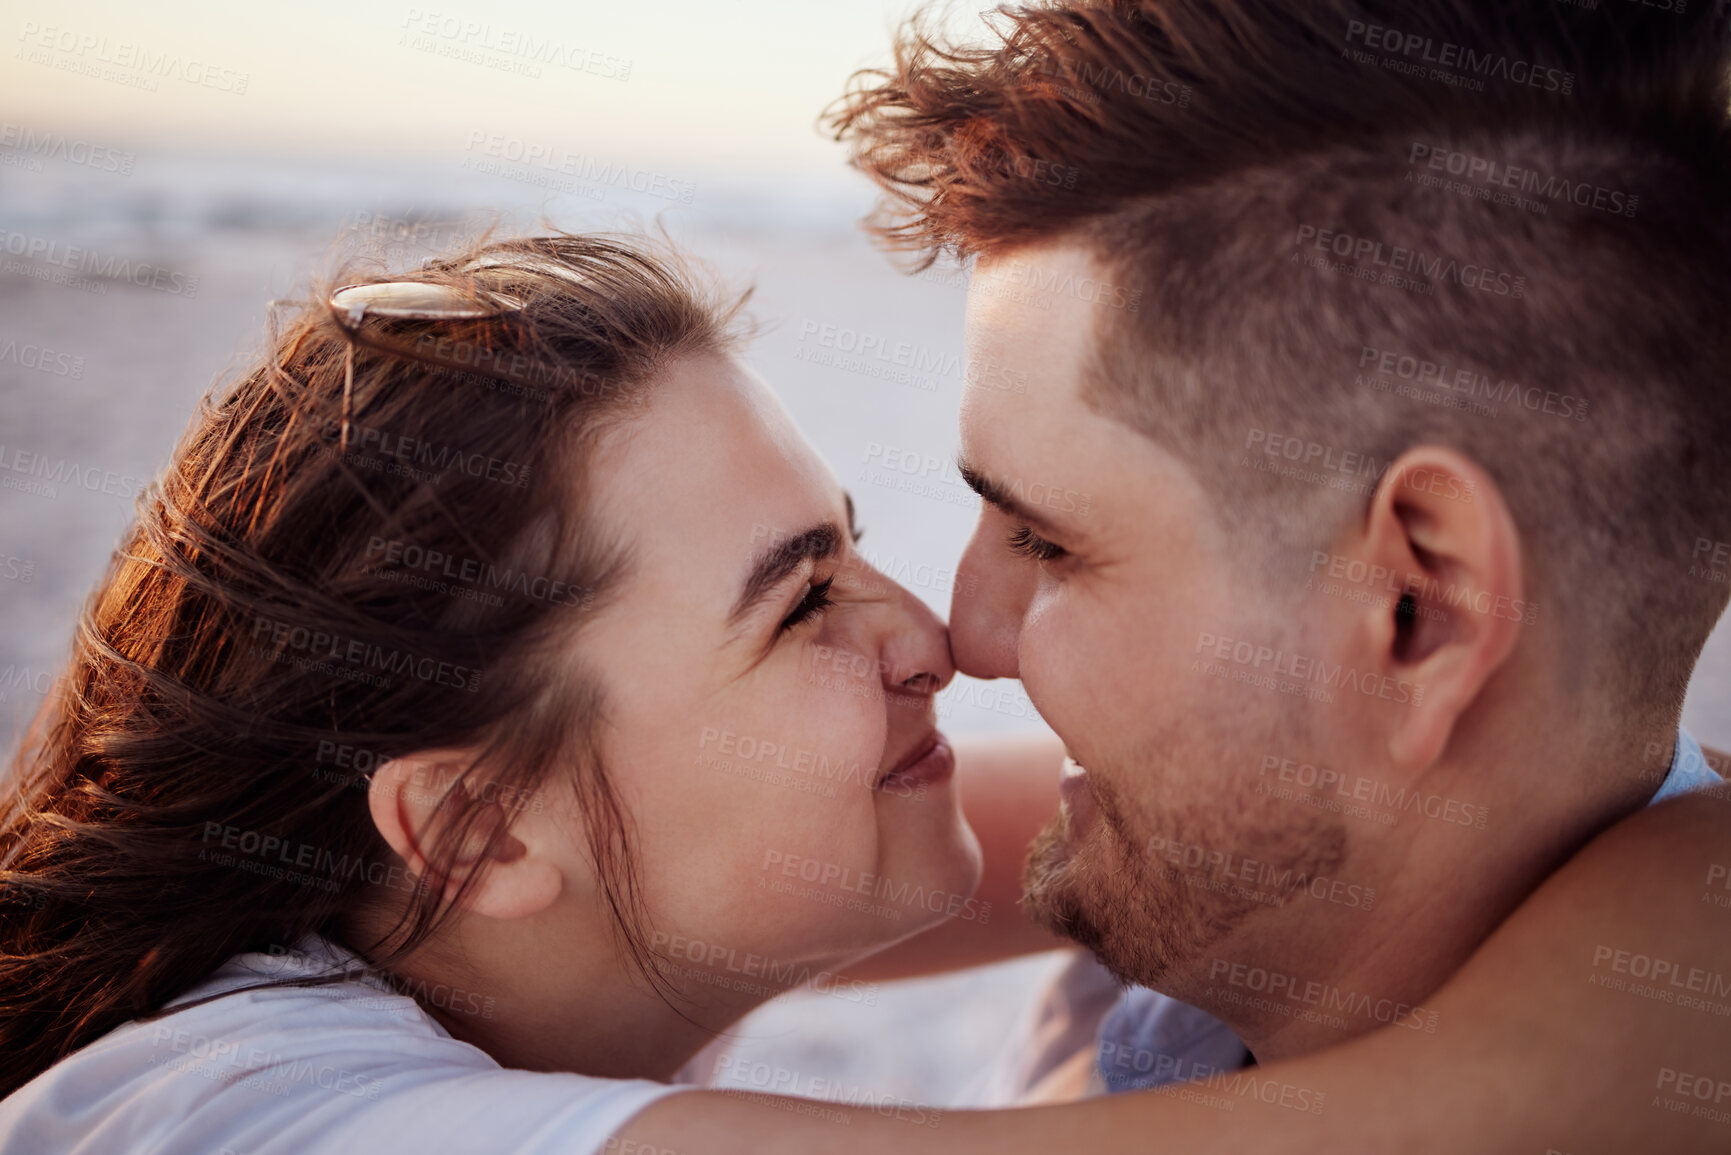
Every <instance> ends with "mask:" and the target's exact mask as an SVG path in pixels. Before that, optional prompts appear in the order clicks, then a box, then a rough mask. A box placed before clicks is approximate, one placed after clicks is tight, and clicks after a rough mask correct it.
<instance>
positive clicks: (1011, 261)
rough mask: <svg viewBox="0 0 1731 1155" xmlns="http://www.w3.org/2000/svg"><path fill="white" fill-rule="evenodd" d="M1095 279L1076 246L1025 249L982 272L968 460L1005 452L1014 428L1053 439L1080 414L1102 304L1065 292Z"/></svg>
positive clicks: (974, 310)
mask: <svg viewBox="0 0 1731 1155" xmlns="http://www.w3.org/2000/svg"><path fill="white" fill-rule="evenodd" d="M1097 273H1098V270H1097V266H1096V263H1095V261H1094V259H1093V258H1092V256H1091V255H1090V254H1089V253H1088V252H1086V251H1085V250H1083V249H1082V248H1080V247H1079V246H1077V245H1075V244H1074V243H1060V244H1043V245H1039V246H1024V247H1022V248H1018V249H1015V250H1011V251H1008V252H1005V253H1002V254H997V255H994V256H992V257H991V258H989V259H987V258H982V259H981V261H980V262H979V263H978V264H977V265H976V266H975V270H974V277H973V280H972V282H971V283H970V286H969V290H968V317H967V355H968V372H967V383H966V385H965V386H964V388H963V392H962V414H961V419H962V421H961V426H962V427H961V432H962V441H963V450H964V453H965V454H966V455H969V456H978V457H981V458H982V459H983V458H985V457H987V456H991V455H993V451H994V450H998V451H1003V450H1007V449H1008V448H1009V447H1008V446H1007V445H1005V444H1003V437H1004V436H1005V435H1006V434H1010V433H1011V431H1013V430H1028V431H1030V432H1032V431H1035V430H1040V431H1044V432H1045V433H1048V434H1049V433H1052V432H1056V431H1057V429H1059V428H1061V427H1062V426H1064V425H1066V424H1069V423H1070V422H1073V421H1075V420H1077V419H1078V418H1080V417H1081V416H1082V412H1081V410H1082V409H1083V406H1082V403H1081V387H1082V383H1083V378H1084V375H1085V373H1086V372H1087V367H1088V365H1089V362H1090V356H1091V353H1092V350H1093V342H1094V340H1095V329H1094V324H1095V318H1094V316H1093V312H1094V309H1095V306H1094V305H1092V304H1091V303H1089V302H1088V301H1085V300H1083V299H1081V297H1080V296H1079V295H1077V294H1075V293H1073V292H1064V291H1061V287H1062V286H1066V285H1068V286H1073V285H1075V284H1076V283H1077V282H1078V280H1079V279H1080V278H1093V277H1097ZM976 442H977V443H978V444H977V445H976V444H975V443H976ZM1029 448H1033V446H1029Z"/></svg>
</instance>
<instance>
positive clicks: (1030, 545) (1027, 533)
mask: <svg viewBox="0 0 1731 1155" xmlns="http://www.w3.org/2000/svg"><path fill="white" fill-rule="evenodd" d="M1009 546H1010V549H1012V550H1013V551H1015V552H1016V553H1019V554H1021V555H1022V556H1023V557H1031V558H1033V559H1034V560H1035V561H1056V560H1057V559H1058V558H1061V557H1063V556H1064V554H1065V553H1066V552H1067V551H1066V550H1065V549H1064V547H1063V546H1061V545H1058V544H1057V543H1056V542H1050V541H1047V540H1046V539H1045V538H1043V537H1041V536H1040V535H1039V534H1037V533H1035V532H1034V531H1033V530H1031V529H1029V528H1028V527H1027V526H1025V525H1020V526H1017V527H1016V529H1015V531H1014V532H1012V533H1011V534H1010V538H1009Z"/></svg>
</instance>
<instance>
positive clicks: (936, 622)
mask: <svg viewBox="0 0 1731 1155" xmlns="http://www.w3.org/2000/svg"><path fill="white" fill-rule="evenodd" d="M892 603H893V611H894V614H895V625H894V627H893V629H892V632H891V634H890V636H889V637H888V638H887V639H886V640H885V643H884V649H883V675H884V688H885V689H886V690H890V691H892V692H894V693H901V694H922V695H926V694H936V693H938V692H939V691H940V690H942V689H943V688H944V687H945V686H947V685H949V684H950V680H951V679H952V678H954V677H955V676H956V667H955V663H954V662H953V661H952V660H951V658H950V633H949V631H948V630H947V629H945V628H944V623H943V619H941V618H939V617H938V615H937V614H935V613H933V612H932V611H931V610H930V609H929V608H927V606H926V604H925V603H924V602H922V601H921V600H920V599H919V598H918V597H916V596H914V594H913V593H912V592H910V591H908V590H906V589H903V588H901V587H900V586H897V587H895V596H894V598H893V599H892Z"/></svg>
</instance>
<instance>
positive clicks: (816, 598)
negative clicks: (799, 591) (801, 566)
mask: <svg viewBox="0 0 1731 1155" xmlns="http://www.w3.org/2000/svg"><path fill="white" fill-rule="evenodd" d="M834 584H835V575H834V574H831V575H830V576H829V577H827V578H825V579H823V580H822V581H820V582H815V581H814V582H812V583H811V584H810V585H808V586H807V587H806V590H805V596H804V597H803V598H801V599H800V602H799V604H798V605H797V606H795V607H794V608H793V612H792V613H791V614H788V615H787V617H785V618H783V619H782V620H781V628H780V629H779V630H778V631H777V633H783V634H785V633H786V632H787V631H788V630H791V629H793V628H794V627H795V626H799V625H802V624H804V623H806V622H809V621H811V620H812V619H813V618H816V617H819V616H821V615H822V614H823V612H824V611H825V610H827V609H829V608H830V607H831V606H833V605H835V601H834V599H832V598H831V597H830V596H829V590H830V587H831V586H833V585H834Z"/></svg>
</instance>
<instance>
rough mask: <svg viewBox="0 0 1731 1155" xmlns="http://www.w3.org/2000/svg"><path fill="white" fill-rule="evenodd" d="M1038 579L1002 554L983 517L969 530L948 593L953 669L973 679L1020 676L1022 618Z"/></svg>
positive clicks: (1035, 572) (1035, 573)
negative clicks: (1017, 661) (954, 586)
mask: <svg viewBox="0 0 1731 1155" xmlns="http://www.w3.org/2000/svg"><path fill="white" fill-rule="evenodd" d="M1039 576H1040V575H1039V571H1038V570H1036V569H1035V567H1033V566H1031V565H1026V564H1017V559H1015V558H1012V557H1008V556H1006V552H1005V550H1004V548H1003V543H1002V542H1000V541H998V540H997V539H996V538H995V537H994V531H993V530H992V529H991V528H990V527H988V526H987V524H986V521H985V519H984V518H982V519H981V520H980V521H979V522H978V523H977V524H976V525H975V526H974V536H973V537H972V538H970V539H969V540H968V548H967V549H966V550H965V551H964V552H963V554H962V560H961V562H960V563H959V564H958V565H957V566H956V588H955V590H954V591H953V592H952V593H951V594H950V653H951V654H953V655H954V656H955V661H956V668H957V669H958V670H960V671H961V672H962V673H964V674H971V675H972V676H974V677H976V678H1015V677H1020V676H1021V675H1020V671H1019V670H1018V669H1017V666H1016V649H1017V645H1018V642H1019V641H1020V639H1021V633H1022V615H1023V614H1024V613H1025V612H1026V610H1027V606H1028V599H1029V598H1031V597H1032V596H1033V594H1034V583H1035V582H1037V581H1038V580H1039Z"/></svg>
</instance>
